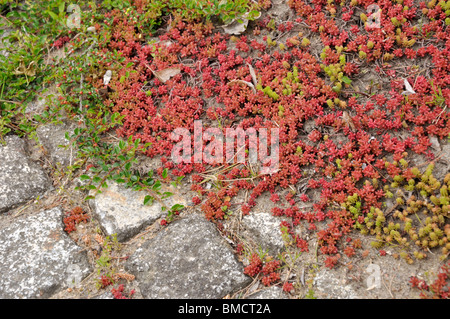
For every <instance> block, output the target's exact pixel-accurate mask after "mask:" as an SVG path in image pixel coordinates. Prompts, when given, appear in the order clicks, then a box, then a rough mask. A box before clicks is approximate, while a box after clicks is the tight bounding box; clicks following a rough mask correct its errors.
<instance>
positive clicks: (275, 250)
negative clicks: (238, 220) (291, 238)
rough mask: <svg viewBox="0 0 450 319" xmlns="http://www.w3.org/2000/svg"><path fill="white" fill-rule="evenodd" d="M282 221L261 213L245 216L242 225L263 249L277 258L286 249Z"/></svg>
mask: <svg viewBox="0 0 450 319" xmlns="http://www.w3.org/2000/svg"><path fill="white" fill-rule="evenodd" d="M281 221H282V219H280V218H278V217H275V216H273V215H272V214H270V213H266V212H260V213H253V214H250V215H246V216H244V218H242V225H243V226H244V227H245V232H246V233H249V235H250V237H252V238H254V240H255V242H256V243H257V244H259V245H261V248H262V249H263V250H264V251H266V250H268V251H269V253H270V254H271V255H272V256H277V255H278V254H279V253H280V252H281V250H282V249H283V248H284V242H283V238H282V236H281V229H280V223H281Z"/></svg>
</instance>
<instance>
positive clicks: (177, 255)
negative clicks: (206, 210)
mask: <svg viewBox="0 0 450 319" xmlns="http://www.w3.org/2000/svg"><path fill="white" fill-rule="evenodd" d="M125 267H126V269H127V270H128V271H129V272H131V273H132V274H134V275H135V276H136V280H137V282H138V283H139V288H140V291H141V293H142V295H143V297H144V298H152V299H153V298H158V299H166V298H179V299H191V298H199V299H217V298H223V297H224V296H226V295H227V294H231V293H233V292H235V291H237V290H239V289H242V288H243V287H245V286H246V285H248V284H249V283H250V282H251V278H250V277H248V276H246V275H244V274H243V266H242V264H240V263H239V262H238V261H237V260H236V258H235V255H234V253H233V251H232V249H231V248H230V247H229V246H228V245H227V244H226V242H225V241H224V239H223V238H222V237H221V236H220V234H219V232H218V231H217V229H215V227H214V226H213V224H212V223H211V222H209V221H207V220H206V219H205V218H204V217H202V216H197V215H190V216H188V217H186V218H184V219H182V220H178V221H175V222H173V223H171V224H169V226H168V227H167V228H166V229H164V230H162V231H160V232H159V233H158V234H157V236H156V237H155V238H153V239H152V240H149V241H147V242H145V243H144V244H143V245H142V246H141V247H140V248H138V249H137V250H136V251H135V253H134V254H133V255H132V256H131V257H130V259H129V260H128V261H127V263H126V265H125Z"/></svg>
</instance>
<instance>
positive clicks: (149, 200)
mask: <svg viewBox="0 0 450 319" xmlns="http://www.w3.org/2000/svg"><path fill="white" fill-rule="evenodd" d="M153 201H154V198H153V197H152V196H150V195H147V196H145V198H144V205H147V204H149V203H150V205H151V204H153Z"/></svg>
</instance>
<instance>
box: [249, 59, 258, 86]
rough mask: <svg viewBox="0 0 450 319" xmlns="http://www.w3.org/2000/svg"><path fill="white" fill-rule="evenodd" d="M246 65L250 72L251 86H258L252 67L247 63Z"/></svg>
mask: <svg viewBox="0 0 450 319" xmlns="http://www.w3.org/2000/svg"><path fill="white" fill-rule="evenodd" d="M247 65H248V69H249V70H250V75H251V76H252V82H253V85H254V86H256V85H257V84H258V81H257V80H256V72H255V69H254V68H253V67H252V65H251V64H249V63H247Z"/></svg>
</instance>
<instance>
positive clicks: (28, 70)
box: [14, 61, 36, 76]
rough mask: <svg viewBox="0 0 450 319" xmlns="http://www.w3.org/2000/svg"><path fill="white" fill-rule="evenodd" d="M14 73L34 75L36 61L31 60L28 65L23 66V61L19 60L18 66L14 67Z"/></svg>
mask: <svg viewBox="0 0 450 319" xmlns="http://www.w3.org/2000/svg"><path fill="white" fill-rule="evenodd" d="M14 74H17V75H20V74H25V75H26V76H35V75H36V62H35V61H31V63H30V64H29V65H28V67H25V62H23V61H20V64H19V67H18V68H16V70H15V71H14Z"/></svg>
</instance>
